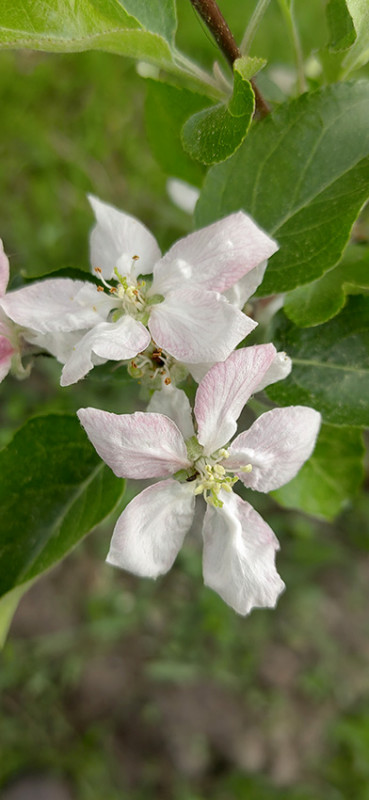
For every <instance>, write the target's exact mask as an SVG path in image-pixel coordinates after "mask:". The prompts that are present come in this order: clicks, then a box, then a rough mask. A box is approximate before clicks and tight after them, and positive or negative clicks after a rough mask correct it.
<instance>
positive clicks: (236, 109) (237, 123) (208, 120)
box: [182, 58, 255, 164]
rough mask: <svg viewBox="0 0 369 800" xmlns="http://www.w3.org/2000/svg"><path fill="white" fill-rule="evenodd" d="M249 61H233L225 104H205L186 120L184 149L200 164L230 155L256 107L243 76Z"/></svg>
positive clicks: (247, 69) (249, 86)
mask: <svg viewBox="0 0 369 800" xmlns="http://www.w3.org/2000/svg"><path fill="white" fill-rule="evenodd" d="M248 71H249V65H248V64H247V63H246V62H245V63H244V59H242V58H240V59H237V60H236V61H235V63H234V69H233V72H234V86H233V94H232V97H231V99H230V100H229V102H228V103H227V104H225V103H218V104H217V105H216V106H211V107H210V108H205V109H204V110H203V111H199V112H198V113H197V114H194V116H193V117H190V119H188V120H187V122H185V124H184V126H183V129H182V143H183V147H184V149H185V150H186V151H187V153H189V154H190V156H191V157H192V158H195V159H196V160H197V161H201V162H202V163H203V164H218V163H219V162H220V161H224V160H225V159H226V158H229V156H231V155H232V153H234V152H235V150H237V148H238V147H239V146H240V144H241V142H242V141H243V140H244V138H245V136H246V134H247V131H248V129H249V127H250V124H251V120H252V117H253V113H254V109H255V96H254V92H253V89H252V86H251V83H250V82H249V81H248V80H246V79H245V78H244V74H243V73H248Z"/></svg>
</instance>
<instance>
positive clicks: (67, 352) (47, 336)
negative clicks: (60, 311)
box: [22, 328, 87, 364]
mask: <svg viewBox="0 0 369 800" xmlns="http://www.w3.org/2000/svg"><path fill="white" fill-rule="evenodd" d="M85 333H87V331H67V332H66V333H65V332H61V333H38V331H31V330H29V329H27V328H25V329H24V330H22V337H23V339H25V341H26V342H29V343H30V344H33V345H35V346H36V347H39V348H40V350H41V351H44V352H47V353H51V355H52V356H54V357H55V358H56V360H57V361H59V363H60V364H65V362H66V361H67V360H68V358H69V357H70V356H71V355H72V353H73V350H74V348H75V346H76V344H77V343H78V342H79V341H80V339H81V336H84V334H85Z"/></svg>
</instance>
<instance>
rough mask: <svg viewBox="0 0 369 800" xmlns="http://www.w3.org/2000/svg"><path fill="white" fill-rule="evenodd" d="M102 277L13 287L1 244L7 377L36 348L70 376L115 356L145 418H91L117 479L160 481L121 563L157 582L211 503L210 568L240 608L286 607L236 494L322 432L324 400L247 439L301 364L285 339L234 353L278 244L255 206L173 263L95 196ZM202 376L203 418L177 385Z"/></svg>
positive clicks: (298, 462) (277, 479)
mask: <svg viewBox="0 0 369 800" xmlns="http://www.w3.org/2000/svg"><path fill="white" fill-rule="evenodd" d="M90 203H91V205H92V208H93V211H94V213H95V217H96V224H95V227H94V228H93V230H92V233H91V238H90V256H91V269H92V275H93V278H90V279H89V280H87V279H86V280H72V279H70V278H51V279H46V280H44V281H39V282H35V283H33V284H31V285H28V286H25V287H23V288H21V289H18V290H15V291H11V292H8V293H6V292H5V290H6V287H7V283H8V276H9V265H8V260H7V258H6V256H5V254H4V253H3V251H2V249H1V252H0V380H1V379H2V378H3V377H5V375H6V374H7V373H8V371H9V370H10V369H12V370H13V371H14V372H15V373H16V374H18V375H21V374H24V373H25V371H27V369H29V367H30V363H29V364H28V367H26V368H25V367H23V365H22V360H21V359H22V357H23V356H27V357H29V356H32V355H33V354H34V353H37V352H48V353H51V354H52V355H54V356H55V357H56V358H57V360H58V361H59V362H61V363H62V365H63V369H62V375H61V384H62V385H63V386H66V385H69V384H72V383H75V382H76V381H78V380H80V379H81V378H83V377H84V376H85V375H86V374H87V373H88V372H89V371H90V370H91V369H93V367H94V366H96V365H99V364H103V363H105V362H107V361H118V362H123V363H126V364H127V368H128V371H129V374H130V375H132V376H133V377H137V378H139V379H140V380H141V382H142V381H143V382H145V383H146V385H148V386H149V387H150V389H151V390H152V396H151V400H150V403H149V406H148V408H147V411H146V412H135V413H133V414H121V415H117V414H111V413H109V412H106V411H102V410H98V409H94V408H86V409H80V411H79V412H78V416H79V419H80V421H81V423H82V425H83V426H84V428H85V430H86V432H87V435H88V437H89V438H90V440H91V442H92V443H93V445H94V447H95V448H96V450H97V452H98V453H99V455H100V456H101V458H102V459H103V460H104V461H105V462H106V463H107V464H108V465H109V466H110V467H111V469H112V470H113V471H114V472H115V474H116V475H118V476H119V477H126V478H136V479H147V478H154V479H160V480H158V481H157V482H155V483H154V484H153V485H152V486H149V487H148V488H146V489H144V490H143V492H141V494H139V495H137V496H136V497H135V498H134V499H133V500H132V501H131V502H130V503H129V504H128V505H127V507H126V508H125V510H124V511H123V513H122V515H121V516H120V518H119V519H118V522H117V524H116V527H115V530H114V534H113V539H112V543H111V548H110V552H109V555H108V561H109V563H111V564H114V565H116V566H119V567H122V568H124V569H127V570H130V571H131V572H134V573H135V574H137V575H143V576H148V577H152V578H156V577H157V576H158V575H160V574H163V573H165V572H167V571H168V570H169V569H170V567H171V566H172V564H173V562H174V560H175V558H176V556H177V553H178V551H179V549H180V547H181V545H182V542H183V540H184V537H185V536H186V534H187V533H188V531H189V530H190V528H191V527H192V524H193V519H194V510H195V501H196V497H200V496H202V497H203V499H204V501H205V503H204V504H203V506H204V508H205V509H206V510H205V514H204V520H203V528H202V534H203V541H204V550H203V574H204V581H205V583H206V585H208V586H210V587H211V588H212V589H214V590H215V591H216V592H218V594H219V595H220V596H221V597H222V598H223V599H224V600H225V602H227V603H228V604H229V605H230V606H232V607H233V608H234V609H235V610H236V611H237V612H238V613H240V614H247V613H248V612H249V611H250V610H251V609H252V608H253V607H255V606H259V607H260V606H274V605H275V603H276V601H277V598H278V596H279V594H280V592H281V591H282V589H283V588H284V584H283V581H282V580H281V578H280V577H279V575H278V573H277V571H276V567H275V551H276V549H278V542H277V540H276V537H275V535H274V533H273V531H272V530H271V529H270V528H269V526H268V525H267V523H266V522H264V520H263V519H262V518H261V517H260V515H259V514H258V513H257V512H256V511H255V510H254V509H253V508H252V506H251V505H250V504H249V503H248V502H246V501H245V500H243V499H242V498H241V497H240V496H239V495H238V494H236V493H235V491H234V486H235V484H237V482H239V481H240V482H241V483H242V484H243V485H244V486H246V487H248V488H250V489H255V490H257V491H263V492H269V491H270V490H272V489H276V488H278V487H279V486H282V485H283V484H284V483H286V482H287V481H289V480H291V479H292V478H293V477H294V476H295V475H296V473H297V472H298V470H299V469H300V467H301V466H302V464H303V463H304V462H305V461H306V459H307V458H309V456H310V454H311V452H312V450H313V448H314V444H315V440H316V437H317V434H318V430H319V426H320V415H319V414H318V413H317V412H316V411H314V410H313V409H311V408H306V407H303V406H293V407H290V408H282V409H279V408H275V409H272V410H270V411H267V412H266V413H264V414H262V415H261V416H260V417H259V418H258V419H256V421H255V422H254V423H253V425H252V426H251V427H250V428H249V430H247V431H245V432H243V433H240V434H239V435H238V436H236V438H234V439H233V441H231V440H232V437H233V436H234V434H235V432H236V427H237V425H236V423H237V419H238V417H239V416H240V414H241V412H242V409H243V408H244V406H245V404H246V403H247V402H248V400H249V398H250V397H251V396H252V395H253V394H254V393H255V392H258V391H261V390H262V389H263V388H264V387H265V386H267V385H268V384H270V383H273V382H274V381H277V380H280V379H281V378H284V377H286V375H287V374H288V373H289V371H290V369H291V362H290V359H289V358H288V357H287V356H286V355H285V354H284V353H277V352H276V350H275V348H274V346H273V345H272V344H262V345H254V346H252V347H241V349H235V348H237V346H238V345H239V344H240V343H241V342H242V341H243V340H244V339H245V337H246V336H247V335H248V334H249V333H250V332H251V331H252V330H253V329H254V328H255V326H256V322H255V321H254V320H253V319H251V318H249V317H248V316H246V314H245V313H244V312H243V311H242V308H243V306H244V303H245V302H246V300H247V299H248V298H249V297H250V296H251V295H252V294H253V293H254V292H255V290H256V288H257V286H258V285H259V284H260V282H261V280H262V278H263V274H264V271H265V268H266V264H267V260H268V258H269V257H270V256H272V255H273V253H275V252H276V250H277V249H278V247H277V244H276V243H275V242H274V241H273V240H272V239H271V238H270V237H269V236H267V235H266V234H265V233H264V232H263V231H262V230H260V228H259V227H258V226H257V225H256V224H255V223H254V222H253V220H251V219H250V217H248V216H247V215H246V214H244V213H243V212H242V211H240V212H238V213H235V214H231V215H230V216H228V217H226V218H225V219H222V220H220V221H219V222H216V223H214V224H212V225H209V226H208V227H206V228H204V229H202V230H199V231H197V232H195V233H192V234H190V235H189V236H187V237H185V238H184V239H181V240H180V241H178V242H177V243H176V244H174V245H173V246H172V247H171V249H170V250H169V251H168V253H166V255H164V256H162V255H161V253H160V250H159V247H158V244H157V242H156V240H155V239H154V237H153V236H152V234H151V233H150V232H149V231H148V230H147V228H146V227H145V226H144V225H142V224H141V223H140V222H139V221H138V220H136V219H135V218H133V217H131V216H129V215H127V214H124V213H123V212H121V211H118V210H117V209H115V208H113V207H112V206H109V205H107V204H105V203H102V202H101V201H100V200H97V199H96V198H94V197H91V198H90ZM188 373H190V374H192V376H193V377H194V378H195V380H196V381H197V382H198V388H197V392H196V398H195V403H194V408H193V412H192V409H191V406H190V403H189V400H188V398H187V395H186V393H185V392H184V391H183V390H182V389H179V388H178V387H177V385H176V384H177V383H179V382H180V381H181V380H183V379H184V377H185V376H186V375H187V374H188Z"/></svg>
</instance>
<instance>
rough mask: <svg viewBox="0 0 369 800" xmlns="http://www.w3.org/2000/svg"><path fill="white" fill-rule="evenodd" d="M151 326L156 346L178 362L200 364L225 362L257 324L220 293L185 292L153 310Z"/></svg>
mask: <svg viewBox="0 0 369 800" xmlns="http://www.w3.org/2000/svg"><path fill="white" fill-rule="evenodd" d="M148 326H149V329H150V331H151V334H152V337H153V339H154V341H155V342H156V344H157V345H159V347H162V348H163V349H164V350H166V351H167V352H168V353H170V355H172V356H174V358H176V359H177V361H183V362H185V363H186V362H187V363H189V364H191V363H192V364H197V363H199V362H203V361H210V362H212V361H224V359H226V358H227V356H229V354H230V353H231V352H232V350H234V348H235V347H236V345H237V344H239V343H240V342H241V341H242V339H244V338H245V336H247V335H248V334H249V333H251V331H252V330H253V329H254V328H255V327H256V322H254V320H252V319H249V317H246V316H245V314H242V312H241V311H239V310H238V309H237V308H235V307H234V306H232V305H231V304H230V303H228V302H227V301H226V299H225V298H224V297H223V295H221V294H218V293H217V292H205V291H203V290H202V289H182V291H178V292H170V293H169V295H168V296H167V297H166V299H165V300H164V302H163V303H159V304H158V305H155V306H153V308H152V312H151V316H150V319H149V323H148Z"/></svg>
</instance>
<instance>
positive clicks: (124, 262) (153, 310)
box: [3, 197, 278, 385]
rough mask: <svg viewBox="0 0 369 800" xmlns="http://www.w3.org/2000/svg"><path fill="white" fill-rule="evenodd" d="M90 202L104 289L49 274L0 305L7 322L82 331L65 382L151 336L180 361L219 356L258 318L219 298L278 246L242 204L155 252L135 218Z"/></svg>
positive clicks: (142, 345)
mask: <svg viewBox="0 0 369 800" xmlns="http://www.w3.org/2000/svg"><path fill="white" fill-rule="evenodd" d="M90 202H91V205H92V207H93V210H94V212H95V215H96V220H97V222H96V225H95V227H94V229H93V231H92V233H91V242H90V245H91V246H90V250H91V263H92V268H93V271H94V272H95V274H97V275H98V277H99V278H100V279H101V284H102V285H101V286H99V287H98V288H99V289H100V290H101V291H100V292H97V291H96V287H94V286H93V285H91V284H89V283H83V282H81V281H71V280H69V279H62V278H59V279H50V280H46V281H43V282H42V283H35V284H33V285H32V286H29V287H25V288H23V289H19V290H18V291H16V292H13V293H11V294H10V295H9V296H8V297H7V298H6V301H4V302H3V308H4V310H5V311H6V313H7V315H8V316H9V317H11V319H13V320H14V321H15V322H17V323H18V324H20V325H23V326H26V327H28V328H30V329H32V330H33V331H35V332H39V333H43V334H45V333H51V334H53V335H54V336H57V337H59V338H61V339H62V338H63V337H64V336H65V335H66V334H67V333H71V332H78V333H79V335H78V337H77V338H78V341H77V343H76V344H75V346H74V349H73V352H72V354H71V355H70V357H68V358H67V360H66V363H65V366H64V369H63V373H62V380H61V383H62V385H67V384H70V383H74V382H75V381H77V380H79V379H80V378H82V377H83V376H84V375H86V374H87V372H88V371H89V370H90V369H92V367H93V366H94V364H96V363H101V362H102V361H106V360H109V359H112V360H117V361H121V360H127V359H132V358H134V357H135V356H136V355H137V354H138V353H141V352H142V351H144V350H145V349H146V348H147V347H148V346H149V345H150V343H151V341H152V340H153V341H154V343H155V345H156V346H157V347H158V348H161V349H162V350H164V351H165V352H166V353H168V354H169V355H170V356H171V357H173V358H175V359H176V360H177V361H179V362H184V363H186V364H198V363H202V362H205V363H207V362H211V363H212V362H215V361H224V360H225V359H226V358H227V357H228V355H229V354H230V353H231V352H232V350H233V349H234V348H235V347H236V345H237V344H239V342H240V341H241V340H242V339H244V337H245V336H247V334H248V333H250V331H251V330H253V328H254V327H255V325H256V323H255V322H254V321H253V320H251V319H249V318H248V317H247V316H245V314H243V313H242V312H241V311H240V310H239V309H238V308H236V306H235V305H232V304H231V303H229V302H228V301H227V299H226V297H225V296H224V295H225V293H226V292H227V291H228V290H229V289H230V288H231V287H232V286H233V285H234V284H235V283H236V282H237V281H239V280H240V279H241V278H242V279H243V277H244V276H245V275H247V274H248V273H250V272H252V271H254V270H255V269H256V268H257V267H258V266H259V265H260V263H262V262H263V263H265V261H266V259H267V258H269V257H270V256H271V255H272V254H273V253H274V252H275V251H276V250H277V249H278V248H277V245H276V243H275V242H274V241H273V240H272V239H270V238H269V237H268V236H267V235H266V234H265V233H264V232H263V231H261V230H260V228H258V227H257V225H256V224H255V223H254V222H253V221H252V220H251V219H250V218H249V217H248V216H247V215H246V214H244V213H243V212H242V211H240V212H238V213H236V214H231V215H230V216H228V217H226V218H225V219H223V220H220V221H219V222H216V223H214V224H212V225H209V226H208V227H206V228H203V229H202V230H199V231H196V232H195V233H192V234H190V235H189V236H186V237H185V238H184V239H181V240H180V241H179V242H177V243H176V244H174V245H173V247H171V249H170V250H169V252H168V253H167V254H166V255H165V256H164V257H163V258H161V257H160V250H159V248H158V245H157V243H156V240H155V239H154V237H153V236H152V234H151V233H150V232H149V231H148V230H147V228H146V227H145V226H144V225H142V223H140V222H139V221H138V220H136V219H134V217H131V216H129V215H128V214H124V213H123V212H121V211H118V210H117V209H116V208H113V207H112V206H110V205H107V204H105V203H102V202H101V201H100V200H97V199H96V198H93V197H91V198H90ZM148 273H152V278H149V279H147V278H146V279H145V277H143V276H146V275H147V274H148ZM104 288H105V290H107V291H108V294H106V293H105V291H104Z"/></svg>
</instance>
